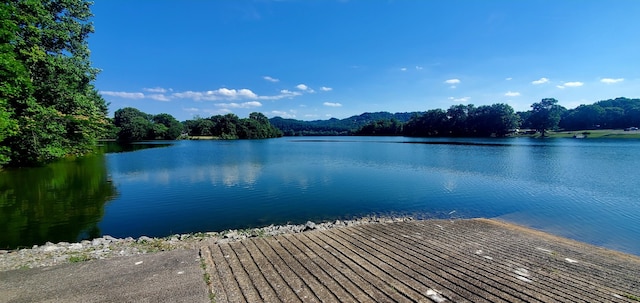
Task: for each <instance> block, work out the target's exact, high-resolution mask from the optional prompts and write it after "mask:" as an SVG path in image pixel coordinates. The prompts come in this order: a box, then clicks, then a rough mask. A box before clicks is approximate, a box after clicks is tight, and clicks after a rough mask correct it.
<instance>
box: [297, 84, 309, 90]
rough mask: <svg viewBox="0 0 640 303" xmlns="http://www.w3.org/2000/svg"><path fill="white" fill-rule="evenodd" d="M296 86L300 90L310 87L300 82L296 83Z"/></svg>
mask: <svg viewBox="0 0 640 303" xmlns="http://www.w3.org/2000/svg"><path fill="white" fill-rule="evenodd" d="M296 88H297V89H299V90H308V89H309V87H308V86H306V85H304V84H298V85H296Z"/></svg>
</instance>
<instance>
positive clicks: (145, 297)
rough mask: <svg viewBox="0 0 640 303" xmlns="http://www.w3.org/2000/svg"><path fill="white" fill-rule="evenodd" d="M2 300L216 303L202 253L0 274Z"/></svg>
mask: <svg viewBox="0 0 640 303" xmlns="http://www.w3.org/2000/svg"><path fill="white" fill-rule="evenodd" d="M0 302H16V303H18V302H29V303H31V302H83V303H84V302H196V303H197V302H211V300H210V299H209V295H208V290H207V285H206V283H205V280H204V270H203V269H202V267H201V262H200V258H199V256H198V250H196V249H194V250H174V251H169V252H162V253H155V254H147V255H139V256H131V257H120V258H113V259H108V260H93V261H87V262H81V263H72V264H64V265H59V266H52V267H43V268H35V269H19V270H12V271H5V272H0Z"/></svg>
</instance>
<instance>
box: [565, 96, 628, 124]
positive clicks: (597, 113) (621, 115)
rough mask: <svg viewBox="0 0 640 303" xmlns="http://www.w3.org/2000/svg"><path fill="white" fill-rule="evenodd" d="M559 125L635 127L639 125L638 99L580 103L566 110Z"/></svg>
mask: <svg viewBox="0 0 640 303" xmlns="http://www.w3.org/2000/svg"><path fill="white" fill-rule="evenodd" d="M559 126H560V128H563V129H566V130H580V129H596V128H628V127H632V126H635V127H637V126H640V99H629V98H616V99H609V100H603V101H598V102H596V103H594V104H588V105H585V104H582V105H580V106H578V107H576V108H575V109H571V110H568V111H566V113H565V114H563V115H562V117H561V120H560V123H559Z"/></svg>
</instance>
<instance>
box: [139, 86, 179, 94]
mask: <svg viewBox="0 0 640 303" xmlns="http://www.w3.org/2000/svg"><path fill="white" fill-rule="evenodd" d="M142 90H143V91H145V92H149V93H159V94H164V93H166V92H169V91H172V89H166V88H162V87H153V88H143V89H142Z"/></svg>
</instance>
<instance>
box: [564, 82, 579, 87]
mask: <svg viewBox="0 0 640 303" xmlns="http://www.w3.org/2000/svg"><path fill="white" fill-rule="evenodd" d="M583 85H584V83H582V82H578V81H575V82H565V83H564V86H566V87H580V86H583Z"/></svg>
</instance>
